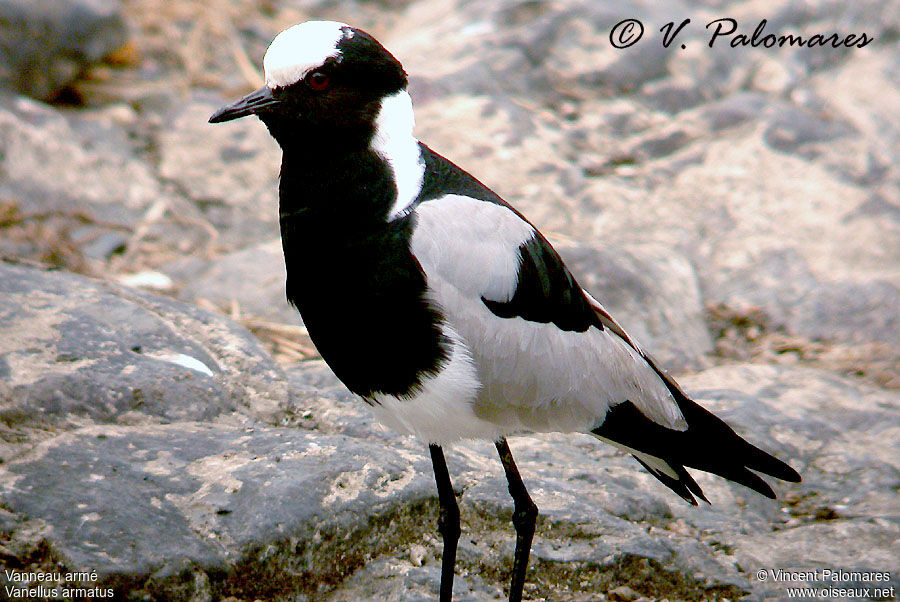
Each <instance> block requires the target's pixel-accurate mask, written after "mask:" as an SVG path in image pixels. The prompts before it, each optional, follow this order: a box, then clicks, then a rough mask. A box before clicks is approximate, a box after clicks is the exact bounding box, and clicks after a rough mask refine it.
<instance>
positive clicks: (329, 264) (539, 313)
mask: <svg viewBox="0 0 900 602" xmlns="http://www.w3.org/2000/svg"><path fill="white" fill-rule="evenodd" d="M263 71H264V76H265V83H264V85H263V86H262V87H261V88H259V89H258V90H256V91H254V92H251V93H250V94H248V95H246V96H244V97H243V98H241V99H239V100H237V101H236V102H234V103H231V104H229V105H226V106H224V107H222V108H221V109H219V110H218V111H216V112H215V113H214V114H213V115H212V116H211V117H210V118H209V121H210V122H211V123H221V122H227V121H231V120H234V119H238V118H241V117H246V116H251V115H255V116H256V117H258V118H259V119H260V120H261V121H262V123H263V124H264V125H265V126H266V127H267V128H268V131H269V133H270V134H271V136H272V137H273V138H274V139H275V141H276V142H277V143H278V145H279V146H280V147H281V150H282V161H281V171H280V181H279V187H278V193H279V207H278V214H279V224H280V230H281V239H282V247H283V251H284V260H285V267H286V272H287V278H286V294H287V298H288V300H289V301H290V303H291V304H293V305H294V306H295V307H296V309H297V310H298V311H299V312H300V315H301V317H302V319H303V322H304V324H305V326H306V329H307V331H308V332H309V336H310V337H311V339H312V341H313V343H314V344H315V346H316V348H317V350H318V351H319V353H320V354H321V357H322V359H323V360H324V361H325V362H326V363H327V365H328V366H329V367H330V368H331V370H332V371H333V372H334V374H335V375H336V376H337V378H338V379H339V380H341V381H342V382H343V383H344V384H345V385H346V386H347V388H348V389H349V390H350V391H352V392H354V393H355V394H357V395H358V396H359V397H361V398H362V400H363V401H365V402H366V403H367V404H368V405H369V406H370V407H371V410H372V412H373V413H374V414H375V416H376V417H377V418H378V419H379V420H380V421H381V422H382V423H384V424H385V425H387V426H389V427H392V428H394V429H397V430H399V431H401V432H403V433H408V434H412V435H414V436H416V437H417V438H418V439H419V440H421V441H422V442H423V444H425V445H427V447H428V450H429V453H430V456H431V460H432V464H433V468H434V474H435V482H436V485H437V492H438V502H439V512H438V521H437V524H438V531H439V533H440V535H441V537H442V544H443V552H442V558H441V583H440V589H439V597H440V600H441V601H442V602H446V601H448V600H451V599H452V593H453V579H454V570H455V559H456V548H457V542H458V539H459V537H460V532H461V530H460V514H459V506H458V502H457V499H456V495H455V493H454V491H453V486H452V482H451V478H450V474H449V470H448V468H447V463H446V459H445V456H444V451H443V449H444V447H446V446H449V445H451V444H453V443H456V442H458V441H461V440H471V439H482V440H489V441H492V442H494V445H495V447H496V449H497V453H498V455H499V458H500V463H501V464H502V466H503V469H504V472H505V476H506V479H507V482H508V488H509V493H510V495H511V497H512V500H513V514H512V523H513V526H514V528H515V532H516V541H515V550H514V554H513V561H512V571H511V577H510V582H509V600H511V601H512V602H517V601H519V600H521V599H522V595H523V587H524V583H525V578H526V570H527V566H528V559H529V556H530V551H531V544H532V539H533V537H534V532H535V525H536V520H537V516H538V508H537V506H536V505H535V503H534V501H533V500H532V499H531V497H530V495H529V493H528V491H527V489H526V486H525V483H524V481H523V479H522V477H521V475H520V473H519V470H518V467H517V465H516V463H515V461H514V459H513V456H512V452H511V451H510V448H509V444H508V442H507V437H510V436H514V435H519V434H524V433H543V432H572V433H590V434H591V435H593V436H595V437H596V438H597V439H599V440H601V441H604V442H606V443H609V444H611V445H613V446H615V447H617V448H619V449H620V450H623V451H625V452H627V453H629V454H631V455H632V456H633V457H634V458H635V459H636V460H637V462H638V463H639V464H640V465H641V466H642V467H643V468H644V469H646V470H647V471H648V472H649V473H650V474H651V475H653V476H654V477H656V478H657V479H658V480H659V481H660V482H661V483H662V484H663V485H665V486H666V487H668V488H669V489H671V490H672V491H674V492H675V493H676V494H677V495H679V496H680V497H681V498H683V499H684V500H686V501H687V502H688V503H690V504H693V505H698V502H697V498H699V499H700V500H703V501H705V502H707V503H708V500H707V498H706V496H705V495H704V494H703V491H702V489H701V488H700V486H699V485H698V484H697V482H696V481H695V480H694V478H693V477H692V476H691V474H690V473H688V471H687V468H688V467H689V468H694V469H698V470H700V471H705V472H709V473H713V474H716V475H719V476H721V477H724V478H725V479H728V480H731V481H734V482H737V483H740V484H741V485H744V486H746V487H749V488H750V489H752V490H755V491H757V492H759V493H760V494H762V495H764V496H766V497H769V498H773V499H774V498H775V494H774V492H773V490H772V488H771V486H770V485H769V484H768V483H767V482H766V481H765V480H763V479H762V478H761V477H760V476H759V475H758V474H757V473H762V474H765V475H768V476H770V477H774V478H777V479H780V480H784V481H788V482H799V481H800V475H799V474H798V473H797V471H796V470H794V469H793V468H792V467H791V466H789V465H788V464H786V463H785V462H783V461H781V460H779V459H777V458H775V457H774V456H772V455H770V454H768V453H767V452H765V451H763V450H762V449H760V448H758V447H756V446H754V445H753V444H751V443H749V442H748V441H746V440H745V439H743V438H741V437H740V436H739V435H738V434H736V433H735V431H734V430H733V429H732V428H731V427H729V426H728V425H727V424H726V423H725V422H724V421H722V420H721V419H720V418H718V417H716V416H715V415H714V414H713V413H711V412H710V411H708V410H707V409H705V408H704V407H702V406H701V405H699V404H698V403H696V402H694V401H693V400H691V399H690V398H689V397H688V396H687V395H686V394H685V392H684V391H683V390H682V389H681V388H680V387H679V385H678V384H677V383H676V382H675V380H674V379H673V378H672V377H671V376H670V375H669V374H668V373H667V372H665V371H664V370H662V369H661V368H660V366H659V364H657V362H656V361H654V360H653V358H652V357H651V355H650V354H649V353H648V352H646V351H645V350H644V349H643V347H642V346H641V345H639V344H638V342H637V341H635V340H634V339H633V338H631V337H630V336H629V335H628V334H627V333H626V332H625V330H624V329H623V328H622V327H621V326H620V325H619V323H618V322H617V321H616V320H615V319H614V318H613V317H612V316H611V315H610V313H609V312H608V311H607V310H606V309H605V307H604V306H603V305H602V304H601V303H600V302H599V301H598V300H597V299H595V298H594V297H593V296H592V295H591V294H590V293H589V292H588V291H586V290H585V289H583V288H582V287H581V286H580V285H579V284H578V282H577V281H576V279H575V277H574V276H573V274H572V273H571V272H570V271H569V269H568V268H567V267H566V265H565V263H564V262H563V260H562V259H561V258H560V256H559V254H558V253H557V252H556V250H554V248H553V246H552V245H551V244H550V242H548V240H547V239H546V238H545V237H544V236H543V235H542V234H541V233H540V232H539V231H538V230H537V229H536V228H535V227H534V225H532V224H531V222H529V221H528V220H527V219H526V218H525V217H524V216H523V215H522V214H521V213H520V212H519V211H517V210H516V209H515V208H513V206H512V205H510V204H509V203H507V202H506V201H504V200H503V199H502V198H501V197H500V196H499V195H497V194H496V193H495V192H493V191H492V190H491V189H489V188H488V187H487V186H485V185H484V184H483V183H481V182H480V181H479V180H477V179H476V178H475V177H474V176H472V175H470V174H469V173H468V172H467V171H465V170H463V169H462V168H461V167H459V166H457V165H456V164H454V163H452V162H451V161H450V160H448V159H446V158H444V157H443V156H441V155H440V154H438V153H437V152H435V151H433V150H432V149H431V148H429V147H428V146H427V145H425V144H424V143H422V142H420V141H418V140H417V139H416V138H415V136H414V133H413V128H414V125H415V118H414V113H413V104H412V100H411V97H410V95H409V92H408V76H407V73H406V71H405V70H404V68H403V66H402V65H401V63H400V61H398V60H397V59H396V58H395V57H394V56H393V55H392V54H391V53H390V52H389V51H388V50H387V49H386V48H385V47H384V46H383V45H382V44H381V43H379V42H378V41H377V40H376V39H375V38H374V37H373V36H371V35H370V34H368V33H366V32H365V31H363V30H362V29H359V28H355V27H351V26H350V25H347V24H345V23H339V22H334V21H307V22H304V23H300V24H298V25H294V26H292V27H290V28H288V29H286V30H284V31H282V32H281V33H279V34H278V35H277V36H276V37H275V38H274V39H273V41H272V42H271V44H270V45H269V47H268V49H267V50H266V53H265V55H264V58H263Z"/></svg>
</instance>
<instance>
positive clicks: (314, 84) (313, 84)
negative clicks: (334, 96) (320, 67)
mask: <svg viewBox="0 0 900 602" xmlns="http://www.w3.org/2000/svg"><path fill="white" fill-rule="evenodd" d="M306 83H308V84H309V87H310V88H312V89H313V90H315V91H316V92H321V91H322V90H324V89H325V88H327V87H328V84H330V83H331V78H329V77H328V74H327V73H322V72H321V71H313V72H312V73H310V74H309V75H307V76H306Z"/></svg>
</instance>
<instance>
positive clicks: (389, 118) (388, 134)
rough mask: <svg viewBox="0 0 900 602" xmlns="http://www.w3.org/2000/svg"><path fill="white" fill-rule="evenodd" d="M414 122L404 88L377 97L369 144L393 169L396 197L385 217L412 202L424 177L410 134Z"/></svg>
mask: <svg viewBox="0 0 900 602" xmlns="http://www.w3.org/2000/svg"><path fill="white" fill-rule="evenodd" d="M415 124H416V120H415V116H414V115H413V108H412V99H411V98H410V97H409V93H408V92H407V91H406V90H400V91H399V92H397V93H396V94H392V95H391V96H386V97H385V98H384V99H383V100H382V101H381V108H380V109H379V111H378V116H377V117H376V118H375V135H374V136H373V137H372V144H371V148H372V150H373V151H375V152H376V153H377V154H378V155H379V156H380V157H381V158H382V159H384V160H385V161H387V164H388V165H390V167H391V171H393V172H394V183H395V185H396V186H397V199H396V200H395V201H394V206H393V207H391V212H390V214H389V215H388V219H389V220H392V219H394V218H396V217H398V216H400V215H401V214H403V212H404V211H406V210H407V209H408V208H409V206H410V205H412V202H413V201H415V200H416V197H417V196H419V192H420V191H421V190H422V182H423V180H424V179H425V161H424V160H423V159H422V153H421V151H420V150H419V141H418V140H416V139H415V138H414V137H413V127H414V126H415Z"/></svg>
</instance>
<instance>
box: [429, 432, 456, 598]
mask: <svg viewBox="0 0 900 602" xmlns="http://www.w3.org/2000/svg"><path fill="white" fill-rule="evenodd" d="M428 450H429V451H430V452H431V463H432V464H433V465H434V480H435V481H436V482H437V490H438V501H439V503H440V505H441V512H440V514H439V515H438V531H440V533H441V535H442V536H443V538H444V554H443V559H442V560H441V602H450V600H452V599H453V569H454V567H455V566H456V542H458V541H459V533H460V530H459V506H458V505H457V504H456V494H455V493H453V484H452V483H451V482H450V472H449V471H448V470H447V462H446V461H445V460H444V450H442V449H441V446H440V445H434V444H431V445H429V446H428Z"/></svg>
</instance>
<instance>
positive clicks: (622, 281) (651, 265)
mask: <svg viewBox="0 0 900 602" xmlns="http://www.w3.org/2000/svg"><path fill="white" fill-rule="evenodd" d="M554 246H555V247H556V249H557V250H558V251H559V252H560V255H561V256H562V257H563V259H564V260H565V261H566V264H567V265H568V266H569V269H570V270H571V271H572V273H573V274H574V275H575V276H576V278H578V280H579V283H580V284H581V285H582V286H583V287H584V288H585V289H587V290H588V292H590V293H591V295H593V296H594V298H596V299H597V300H598V301H600V302H601V303H602V304H603V305H604V307H606V309H607V310H608V311H609V312H610V313H611V314H612V316H613V317H614V318H615V319H616V320H617V321H618V322H619V323H620V324H621V325H622V327H623V328H625V329H626V331H627V332H628V333H629V334H630V335H631V336H633V337H634V338H635V340H637V341H639V342H640V344H641V345H642V346H643V347H644V348H645V349H646V350H647V351H648V352H649V353H650V354H651V355H653V356H654V357H656V358H657V359H659V360H660V362H661V363H662V365H663V366H665V367H666V368H667V369H669V370H674V371H676V372H680V371H684V370H687V369H689V368H694V369H696V368H698V367H700V366H703V365H705V364H706V363H707V360H706V358H705V356H706V355H707V354H708V353H710V352H711V351H712V341H711V339H710V336H709V330H708V328H707V326H706V322H705V318H704V315H705V314H704V308H703V305H702V302H701V295H700V289H699V285H698V281H697V276H696V274H695V272H694V268H693V266H691V264H690V262H688V260H687V259H686V258H685V257H683V256H679V255H678V253H675V252H672V251H671V250H669V249H665V248H663V247H658V246H654V245H633V246H625V247H616V246H606V247H592V246H588V245H579V244H573V243H571V242H569V243H566V242H563V241H554Z"/></svg>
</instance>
